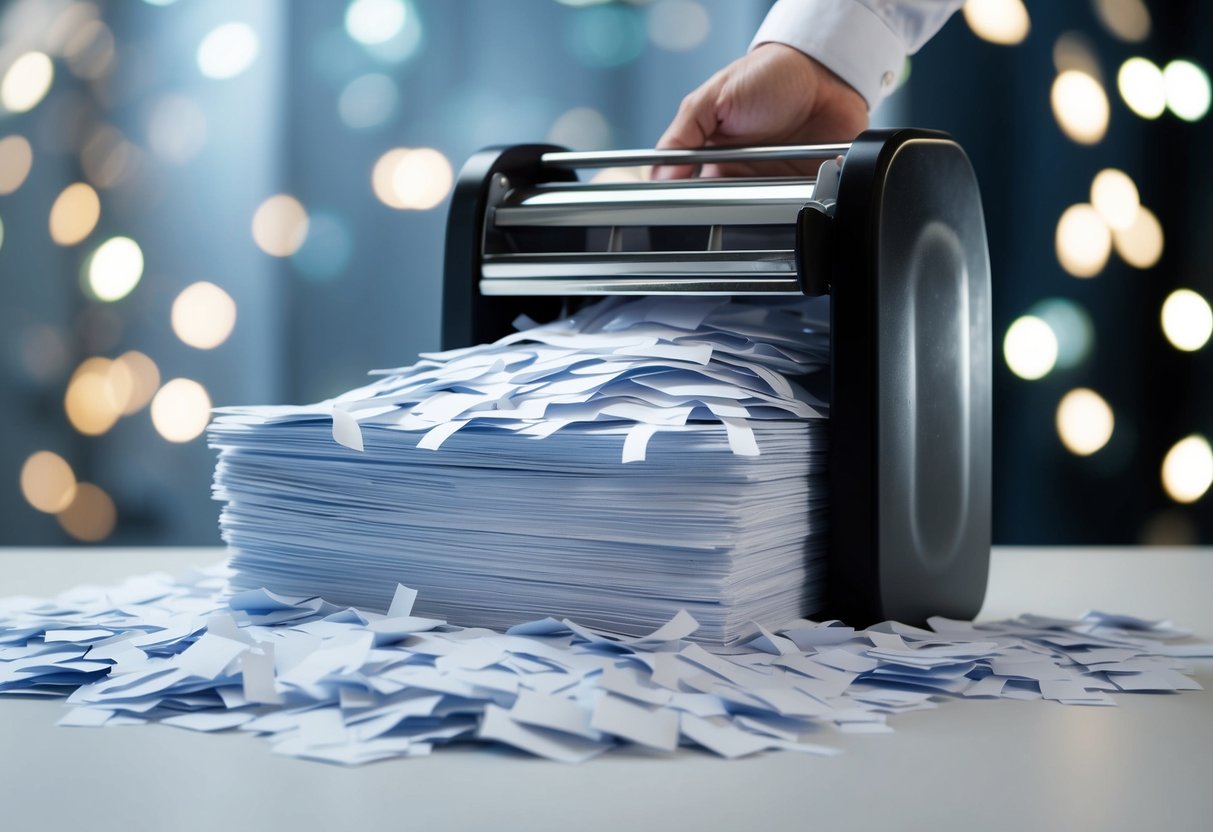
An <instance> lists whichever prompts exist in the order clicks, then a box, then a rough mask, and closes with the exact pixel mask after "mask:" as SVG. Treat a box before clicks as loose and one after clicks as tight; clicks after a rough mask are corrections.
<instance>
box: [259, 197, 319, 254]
mask: <svg viewBox="0 0 1213 832" xmlns="http://www.w3.org/2000/svg"><path fill="white" fill-rule="evenodd" d="M307 228H308V217H307V210H306V209H305V208H304V207H303V205H302V204H301V203H300V202H299V200H297V199H295V197H293V196H291V195H290V194H276V195H274V196H271V197H270V198H269V199H267V200H266V201H265V202H263V203H261V205H260V206H259V207H258V208H257V212H256V213H255V214H253V240H254V241H255V242H256V243H257V247H258V248H260V249H261V250H262V251H264V252H265V253H266V254H272V255H273V256H274V257H290V256H291V255H292V254H294V253H295V252H296V251H298V250H299V247H300V246H302V245H303V241H304V240H306V239H307Z"/></svg>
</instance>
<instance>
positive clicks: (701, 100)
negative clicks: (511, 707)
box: [652, 73, 722, 179]
mask: <svg viewBox="0 0 1213 832" xmlns="http://www.w3.org/2000/svg"><path fill="white" fill-rule="evenodd" d="M721 84H722V79H721V73H717V74H716V75H714V76H712V77H711V78H710V79H708V81H707V82H706V83H704V84H703V85H702V86H701V87H699V89H697V90H695V91H694V92H692V93H691V94H690V95H688V96H687V97H686V98H684V99H682V105H681V106H680V107H679V108H678V113H677V114H676V115H675V116H674V120H673V121H671V122H670V126H669V127H667V128H666V131H665V133H663V134H662V136H661V138H660V139H659V140H658V141H657V147H658V148H661V149H667V148H682V149H693V148H698V147H704V146H705V145H707V144H708V143H709V141H710V140H711V138H712V136H714V135H715V134H716V129H717V127H718V125H719V123H720V120H719V117H718V114H717V106H718V101H719V96H720V87H721ZM694 172H695V166H694V165H661V166H658V167H654V168H653V174H652V176H653V179H686V178H688V177H690V176H692V175H693V174H694Z"/></svg>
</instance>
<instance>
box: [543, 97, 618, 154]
mask: <svg viewBox="0 0 1213 832" xmlns="http://www.w3.org/2000/svg"><path fill="white" fill-rule="evenodd" d="M547 139H548V141H549V142H551V143H552V144H558V145H560V146H562V147H568V148H572V149H573V150H603V149H606V148H608V147H610V146H611V125H610V123H609V122H608V121H607V120H606V116H604V115H603V114H602V113H600V112H598V111H597V110H595V109H594V108H593V107H574V108H573V109H571V110H569V111H567V112H565V113H562V114H561V116H560V117H559V118H558V119H556V121H555V123H554V124H553V125H552V129H551V130H549V131H548V136H547Z"/></svg>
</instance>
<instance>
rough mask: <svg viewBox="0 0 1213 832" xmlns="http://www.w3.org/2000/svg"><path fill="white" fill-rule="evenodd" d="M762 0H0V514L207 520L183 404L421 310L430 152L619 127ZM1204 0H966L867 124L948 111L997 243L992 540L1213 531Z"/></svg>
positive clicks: (388, 337)
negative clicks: (969, 160)
mask: <svg viewBox="0 0 1213 832" xmlns="http://www.w3.org/2000/svg"><path fill="white" fill-rule="evenodd" d="M769 5H770V4H769V2H764V0H651V2H644V1H643V0H634V1H633V2H617V1H616V2H611V1H610V0H607V1H605V2H594V0H576V1H575V0H510V2H502V0H353V2H299V1H297V2H288V0H242V2H235V0H230V1H229V0H146V1H145V2H136V0H110V2H105V0H16V1H15V2H7V3H3V4H0V430H2V431H3V439H2V440H0V545H18V544H21V545H35V544H54V545H58V544H65V543H70V542H73V541H74V542H80V543H97V542H103V543H106V544H136V545H137V544H157V545H177V544H182V545H185V544H204V545H218V544H219V537H218V533H217V527H216V517H217V505H216V504H214V503H212V502H211V501H210V499H209V486H210V476H211V470H212V468H213V465H214V458H213V455H212V453H211V452H210V451H209V450H208V449H207V448H206V445H205V439H204V438H203V436H202V431H203V429H204V427H205V425H206V423H207V420H208V410H209V408H210V407H211V406H212V405H221V404H235V403H279V402H307V401H315V400H318V399H322V398H326V397H329V396H332V395H335V394H337V393H339V392H341V391H343V390H346V389H348V388H350V387H353V386H356V385H358V384H360V383H362V381H363V378H364V374H365V372H366V371H367V370H369V369H372V368H376V367H390V366H399V365H401V364H405V363H409V362H411V361H412V360H413V359H414V358H415V355H416V353H417V352H418V351H420V350H425V349H433V348H436V347H437V345H438V335H439V333H438V321H439V297H440V279H441V266H442V240H443V234H444V226H445V218H446V217H445V214H446V207H447V199H448V195H449V192H450V189H451V183H452V177H453V171H456V170H457V169H458V167H459V165H460V164H461V163H462V161H463V160H464V159H465V158H466V157H467V156H468V155H470V154H471V153H473V152H474V151H475V150H477V149H479V148H480V147H482V146H485V145H491V144H503V143H511V142H528V141H536V140H548V141H552V142H555V143H558V144H563V145H567V146H569V147H572V148H576V149H600V148H609V147H648V146H652V144H653V143H654V142H655V141H656V139H657V137H658V136H659V135H660V134H661V132H662V130H663V129H664V127H665V125H666V123H667V122H668V120H669V118H670V117H671V116H672V114H673V112H674V110H675V109H676V107H677V105H678V102H679V101H680V99H681V98H682V96H683V95H685V94H686V93H687V92H689V91H690V90H691V89H693V88H694V87H696V86H697V85H698V84H699V83H700V82H701V81H703V80H704V79H706V78H707V77H708V76H709V75H710V74H711V73H712V72H714V71H715V70H716V69H718V68H719V67H721V66H723V65H724V64H725V63H727V62H729V61H731V60H732V59H734V58H735V57H738V56H740V55H741V54H743V53H744V51H745V49H746V47H747V45H748V43H749V40H750V37H751V36H752V34H753V32H754V31H755V30H756V28H757V26H758V24H759V22H760V21H761V20H762V17H763V15H764V14H765V12H766V10H767V8H769ZM1211 63H1213V4H1209V3H1201V2H1197V0H1166V2H1162V0H1156V2H1143V0H1067V2H1057V0H1028V2H1026V3H1024V2H1021V0H970V2H968V3H967V4H966V6H965V8H964V11H963V13H958V14H957V15H956V16H955V17H954V18H953V19H952V20H951V21H950V22H949V23H948V25H947V26H946V27H945V28H944V30H943V31H942V32H941V33H940V34H939V35H938V36H937V37H936V38H935V39H934V40H933V41H932V42H930V43H929V44H928V45H927V46H926V48H925V49H924V50H923V51H922V52H921V53H920V54H918V55H916V56H914V57H913V58H912V59H911V60H910V61H908V62H907V64H906V66H905V69H904V72H903V75H902V79H901V82H900V87H899V89H898V91H897V92H896V93H895V94H894V95H893V96H892V97H891V98H890V99H889V100H888V101H886V102H885V103H884V104H883V105H882V106H881V108H880V109H879V110H878V111H877V112H876V113H875V117H874V123H875V124H878V125H914V126H922V127H935V128H940V129H944V130H948V131H950V132H951V133H952V134H953V135H954V136H955V137H956V138H957V139H958V140H959V141H960V142H961V144H962V145H963V146H964V147H965V148H966V150H967V151H968V153H969V154H970V156H971V158H972V160H973V162H974V165H975V167H976V168H977V172H978V178H979V180H980V182H981V185H982V189H983V195H984V200H985V207H986V220H987V224H988V227H989V233H990V251H991V258H992V261H993V268H994V299H995V305H994V312H995V319H994V323H995V336H994V337H995V341H996V347H997V349H996V365H995V406H996V415H995V436H996V447H995V472H996V481H995V492H994V494H995V515H994V516H995V528H994V536H995V542H996V543H1017V544H1037V543H1042V544H1043V543H1050V544H1077V543H1101V544H1128V543H1138V542H1149V543H1194V542H1203V543H1211V542H1213V511H1211V510H1210V507H1211V503H1210V501H1211V500H1213V498H1211V497H1209V495H1208V494H1207V492H1208V490H1209V486H1210V482H1211V481H1213V451H1211V450H1210V445H1209V437H1210V436H1213V383H1211V382H1213V355H1211V354H1210V353H1211V352H1213V347H1211V346H1210V345H1209V343H1208V342H1209V338H1210V332H1211V330H1213V313H1211V312H1210V306H1209V299H1210V298H1211V297H1213V265H1211V264H1213V196H1211V195H1210V194H1211V191H1210V187H1209V186H1210V185H1211V184H1213V159H1211V155H1213V154H1210V152H1209V148H1210V147H1211V146H1213V132H1211V130H1210V119H1209V117H1208V111H1209V105H1210V84H1209V76H1208V69H1209V66H1210V64H1211Z"/></svg>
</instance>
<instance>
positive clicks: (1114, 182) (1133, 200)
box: [1091, 168, 1141, 231]
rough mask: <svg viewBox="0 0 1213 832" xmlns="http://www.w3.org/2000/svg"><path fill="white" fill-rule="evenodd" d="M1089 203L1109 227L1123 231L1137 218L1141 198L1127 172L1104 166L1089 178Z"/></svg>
mask: <svg viewBox="0 0 1213 832" xmlns="http://www.w3.org/2000/svg"><path fill="white" fill-rule="evenodd" d="M1091 205H1092V206H1094V208H1095V210H1096V211H1098V212H1099V215H1100V216H1101V217H1103V220H1104V222H1106V223H1107V224H1108V225H1109V226H1110V227H1111V228H1113V229H1116V228H1119V229H1121V230H1122V231H1123V230H1125V229H1127V228H1129V227H1130V226H1132V225H1133V220H1135V219H1137V211H1138V209H1139V208H1140V207H1141V200H1140V198H1139V197H1138V194H1137V185H1136V184H1134V182H1133V180H1132V179H1130V178H1129V175H1128V174H1127V173H1125V172H1124V171H1122V170H1117V169H1116V168H1104V169H1103V170H1101V171H1100V172H1099V173H1097V174H1095V178H1094V179H1092V180H1091Z"/></svg>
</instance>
